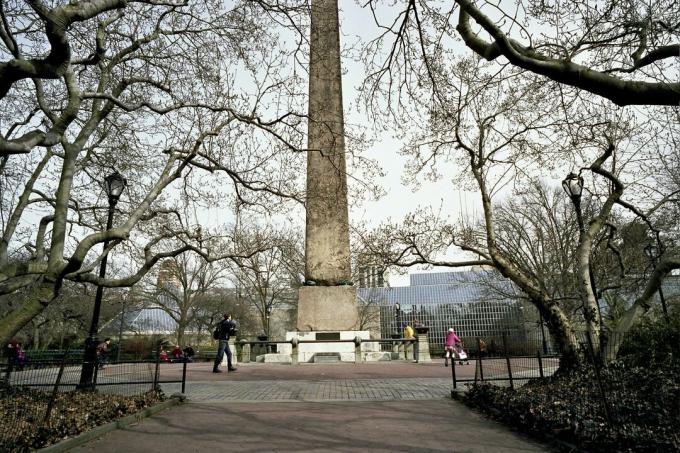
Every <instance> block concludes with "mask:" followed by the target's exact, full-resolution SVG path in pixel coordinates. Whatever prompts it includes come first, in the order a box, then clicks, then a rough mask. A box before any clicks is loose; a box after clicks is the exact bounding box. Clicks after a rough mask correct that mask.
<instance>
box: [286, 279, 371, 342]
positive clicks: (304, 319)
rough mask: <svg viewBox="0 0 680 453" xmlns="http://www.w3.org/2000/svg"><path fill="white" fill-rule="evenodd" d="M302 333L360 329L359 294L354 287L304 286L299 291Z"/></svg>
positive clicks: (299, 323) (299, 329) (298, 322)
mask: <svg viewBox="0 0 680 453" xmlns="http://www.w3.org/2000/svg"><path fill="white" fill-rule="evenodd" d="M297 329H298V331H300V332H314V331H324V332H339V331H348V330H359V310H358V308H357V293H356V289H355V288H354V287H353V286H303V287H302V288H300V289H299V292H298V315H297Z"/></svg>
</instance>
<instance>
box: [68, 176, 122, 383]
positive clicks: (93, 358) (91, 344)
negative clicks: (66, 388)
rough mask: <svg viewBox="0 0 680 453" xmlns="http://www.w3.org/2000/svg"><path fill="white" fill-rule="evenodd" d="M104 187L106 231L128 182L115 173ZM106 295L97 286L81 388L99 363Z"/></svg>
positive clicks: (101, 274) (103, 268)
mask: <svg viewBox="0 0 680 453" xmlns="http://www.w3.org/2000/svg"><path fill="white" fill-rule="evenodd" d="M104 183H105V184H104V187H105V188H106V194H107V195H108V198H109V213H108V218H107V220H106V231H108V230H110V229H111V228H112V227H113V213H114V211H115V207H116V204H117V203H118V199H119V198H120V195H121V194H122V193H123V189H125V186H127V180H126V179H125V178H123V175H121V174H120V173H118V172H117V171H114V172H113V173H112V174H110V175H109V176H107V177H106V178H104ZM108 245H109V241H108V239H107V240H105V241H104V247H103V248H104V250H106V247H107V246H108ZM107 258H108V255H104V256H103V257H102V262H101V265H100V266H99V278H101V279H103V278H104V277H105V276H106V262H107ZM103 293H104V288H103V287H102V286H100V285H97V294H96V295H95V298H94V309H93V310H92V322H91V323H90V333H89V335H88V337H87V340H85V356H84V358H83V368H82V371H81V373H80V384H79V387H80V388H84V389H86V388H92V387H93V384H94V382H93V378H94V370H95V367H96V364H97V363H96V362H97V344H98V340H97V331H98V330H99V312H100V311H101V306H102V296H103Z"/></svg>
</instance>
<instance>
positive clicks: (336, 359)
mask: <svg viewBox="0 0 680 453" xmlns="http://www.w3.org/2000/svg"><path fill="white" fill-rule="evenodd" d="M312 362H314V363H340V353H339V352H317V353H316V354H314V357H313V359H312Z"/></svg>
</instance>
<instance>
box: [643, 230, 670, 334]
mask: <svg viewBox="0 0 680 453" xmlns="http://www.w3.org/2000/svg"><path fill="white" fill-rule="evenodd" d="M645 255H647V257H648V258H649V259H650V260H652V265H653V266H654V267H656V263H657V261H658V260H659V256H661V253H660V250H659V247H657V246H656V245H654V244H647V245H646V246H645ZM659 299H660V300H661V309H662V310H663V315H664V317H665V318H666V321H668V309H667V308H666V298H665V297H664V296H663V289H661V284H659Z"/></svg>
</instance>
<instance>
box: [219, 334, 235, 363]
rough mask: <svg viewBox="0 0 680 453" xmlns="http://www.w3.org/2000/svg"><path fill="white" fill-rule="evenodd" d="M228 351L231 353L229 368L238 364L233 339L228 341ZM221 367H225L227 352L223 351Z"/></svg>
mask: <svg viewBox="0 0 680 453" xmlns="http://www.w3.org/2000/svg"><path fill="white" fill-rule="evenodd" d="M229 350H230V351H231V366H236V364H237V363H238V359H237V358H236V355H237V354H236V342H235V340H234V337H231V338H230V339H229ZM221 365H222V366H225V367H226V366H227V365H228V363H227V351H224V357H222V363H221Z"/></svg>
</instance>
